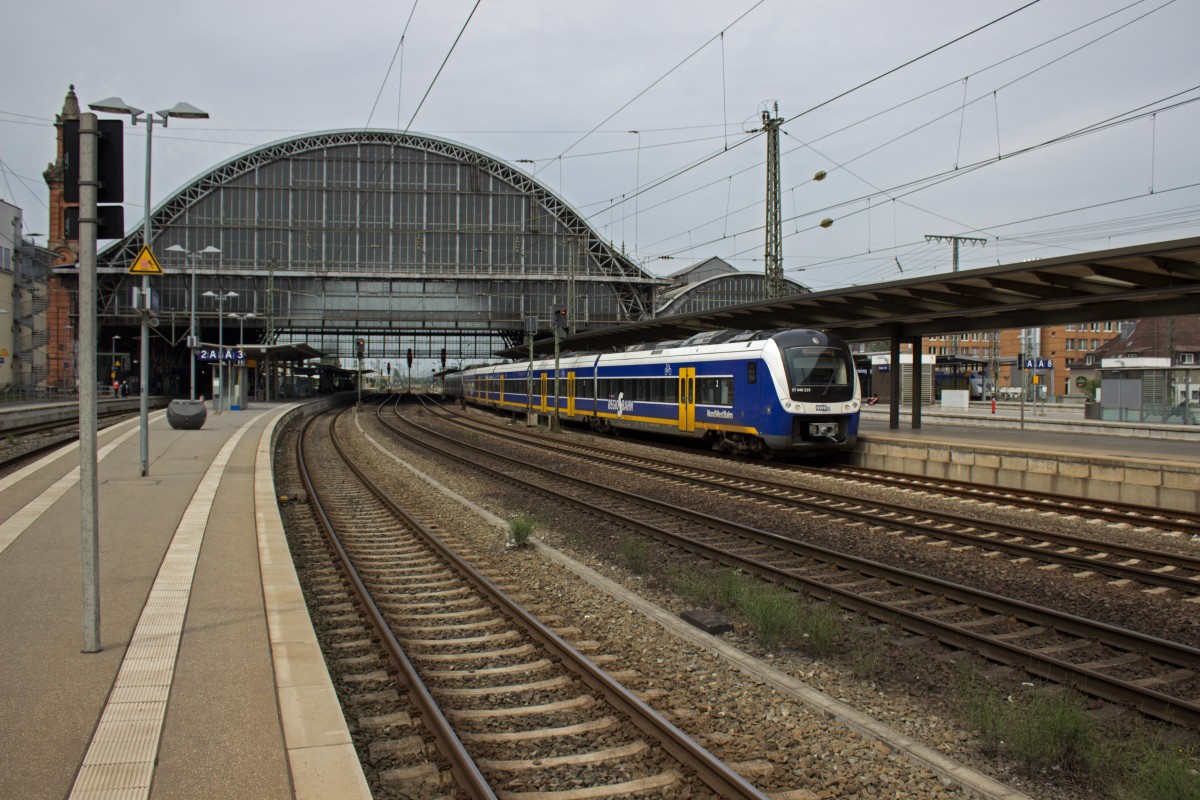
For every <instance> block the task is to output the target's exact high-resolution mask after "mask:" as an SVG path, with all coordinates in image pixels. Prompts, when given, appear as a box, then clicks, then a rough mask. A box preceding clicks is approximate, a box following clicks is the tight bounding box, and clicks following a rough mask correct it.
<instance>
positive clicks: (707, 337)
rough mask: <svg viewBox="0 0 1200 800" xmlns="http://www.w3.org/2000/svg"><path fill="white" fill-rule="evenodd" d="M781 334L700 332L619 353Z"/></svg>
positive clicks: (632, 346)
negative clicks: (684, 337)
mask: <svg viewBox="0 0 1200 800" xmlns="http://www.w3.org/2000/svg"><path fill="white" fill-rule="evenodd" d="M780 332H781V330H780V329H777V328H776V329H768V330H761V331H743V330H738V329H735V328H725V329H723V330H719V331H701V332H700V333H697V334H696V335H694V336H689V337H688V338H686V339H670V340H667V341H663V342H643V343H642V344H631V345H629V346H628V347H626V348H625V349H624V350H622V351H621V352H623V353H635V352H638V351H640V350H660V349H666V348H668V347H697V346H699V345H703V344H725V343H727V342H753V341H756V340H758V339H770V338H771V337H772V336H775V335H777V334H779V333H780Z"/></svg>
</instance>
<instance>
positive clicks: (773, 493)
mask: <svg viewBox="0 0 1200 800" xmlns="http://www.w3.org/2000/svg"><path fill="white" fill-rule="evenodd" d="M438 412H439V413H443V414H446V415H447V417H446V418H447V419H453V421H454V422H455V423H456V424H459V425H464V426H466V427H468V428H470V429H471V430H474V431H477V432H479V433H483V434H486V435H489V436H494V437H499V438H502V439H505V440H506V441H510V442H519V443H521V444H524V445H527V446H529V447H534V448H538V449H541V450H545V451H548V452H554V453H559V454H569V455H573V456H575V457H580V458H587V459H589V460H590V461H592V462H593V463H596V464H597V465H599V466H602V467H605V468H616V469H627V470H634V471H636V472H637V473H638V474H642V475H650V476H656V477H660V478H664V479H668V480H673V481H678V482H681V483H686V484H689V485H692V486H698V487H702V488H706V489H715V490H718V491H721V492H723V493H725V494H727V495H728V496H730V497H738V498H743V499H748V500H754V501H760V502H768V503H774V504H778V505H783V506H787V507H789V508H791V509H793V510H798V511H801V512H815V513H820V514H828V515H830V516H833V517H837V518H839V519H842V520H845V521H847V522H849V523H852V524H854V523H860V524H865V525H868V526H872V527H875V528H879V527H882V528H885V529H887V530H888V531H889V532H890V533H892V534H895V535H910V536H914V537H925V538H926V539H928V540H929V541H941V542H949V543H951V544H954V545H955V546H959V547H975V548H979V549H980V550H982V551H984V552H988V553H997V554H1004V555H1006V556H1008V557H1011V558H1028V559H1032V560H1035V561H1038V562H1042V563H1047V564H1056V565H1059V566H1061V567H1065V568H1067V569H1070V570H1073V574H1074V575H1075V576H1076V577H1089V576H1092V575H1098V576H1104V577H1107V578H1109V579H1111V580H1115V581H1133V582H1136V583H1139V584H1142V585H1144V586H1147V587H1150V588H1166V589H1173V590H1175V591H1178V592H1181V593H1183V594H1185V595H1189V596H1196V595H1200V558H1193V557H1190V556H1186V555H1181V554H1177V553H1170V552H1164V551H1159V550H1153V549H1149V548H1143V547H1130V546H1126V545H1120V544H1116V543H1113V542H1105V541H1099V540H1096V539H1090V538H1086V537H1082V536H1074V535H1069V534H1064V533H1056V532H1053V531H1047V530H1043V529H1040V528H1031V527H1028V526H1022V525H1013V524H1004V523H1000V522H996V521H988V520H981V519H979V518H978V517H974V516H971V517H969V516H965V515H961V514H950V513H944V512H937V511H931V510H928V509H924V508H920V507H918V506H911V505H905V504H902V503H885V502H883V501H880V500H871V501H866V500H859V499H856V498H853V497H847V496H845V495H843V494H838V493H834V492H825V491H819V490H816V489H811V488H807V487H801V486H797V485H795V484H791V483H783V482H779V481H770V480H765V479H762V478H757V477H755V478H750V477H747V476H745V475H742V474H737V473H731V472H725V471H722V470H716V469H707V468H706V469H701V468H699V467H695V466H685V465H679V464H668V463H664V462H660V461H655V460H652V459H649V458H640V457H637V456H632V455H629V454H627V453H617V452H613V451H610V450H606V449H603V448H598V447H592V446H588V445H582V444H576V443H572V442H565V441H562V440H561V439H554V438H551V437H546V436H543V435H540V434H534V433H528V432H525V431H521V430H513V429H506V428H501V427H498V426H495V425H488V424H486V423H482V422H478V421H475V420H471V419H469V418H466V417H465V416H463V415H461V414H453V412H449V411H447V410H446V409H444V408H443V409H438Z"/></svg>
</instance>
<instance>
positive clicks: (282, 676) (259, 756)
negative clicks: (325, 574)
mask: <svg viewBox="0 0 1200 800" xmlns="http://www.w3.org/2000/svg"><path fill="white" fill-rule="evenodd" d="M318 402H321V401H318ZM299 411H300V407H299V406H298V405H296V404H283V403H272V404H264V403H258V404H255V405H254V406H252V407H250V408H248V409H246V410H243V411H235V412H227V413H224V414H219V415H218V414H212V413H211V411H210V414H209V416H208V419H207V421H206V423H205V425H204V427H203V428H201V429H200V430H193V431H186V430H173V429H171V428H170V427H169V426H168V425H167V422H166V419H165V413H164V412H162V411H158V412H154V413H153V414H152V415H151V416H150V424H149V432H150V437H149V448H150V472H149V475H148V476H146V477H144V478H143V477H140V476H139V472H140V465H141V461H140V452H139V437H138V420H131V421H129V422H125V423H122V424H120V425H117V426H113V427H111V428H107V429H105V430H103V431H101V433H100V436H99V442H98V445H99V455H98V473H97V474H98V483H99V507H100V514H99V525H98V529H99V540H100V620H101V628H100V642H101V650H100V652H96V653H84V652H81V650H82V649H83V645H84V635H83V624H84V623H83V592H82V578H81V544H80V539H81V536H80V517H81V511H80V509H81V505H80V491H79V471H78V466H79V457H78V456H79V450H78V447H77V446H76V447H66V448H64V449H62V450H59V451H56V453H54V454H51V455H50V456H47V457H45V458H43V459H42V460H41V461H39V462H37V463H36V464H33V465H30V466H29V467H27V468H25V469H23V470H21V471H20V472H18V473H15V474H13V475H11V476H8V477H7V478H5V479H3V480H0V519H3V520H4V521H3V522H2V523H0V620H3V623H2V627H0V631H2V633H0V708H3V709H4V712H3V720H4V724H3V725H0V764H2V765H3V766H2V768H0V797H12V798H24V799H25V800H36V799H37V798H63V797H71V798H118V797H119V798H143V797H153V798H156V799H157V798H181V799H185V800H186V799H187V798H197V800H199V798H206V799H211V798H244V797H255V798H266V799H267V800H269V799H270V798H293V797H295V798H368V797H370V792H369V790H368V788H367V785H366V782H365V780H364V779H363V776H362V771H361V769H360V768H359V765H358V759H357V756H356V754H355V752H354V748H353V745H352V743H351V739H350V735H349V733H348V732H347V729H346V725H345V722H344V720H343V718H342V713H341V709H340V707H339V705H338V702H337V697H336V695H335V693H334V690H333V687H332V686H331V685H330V683H329V676H328V673H327V672H326V670H325V666H324V661H323V659H322V657H321V653H320V650H319V648H318V647H317V644H316V639H315V637H314V636H313V632H312V626H311V622H310V621H309V617H308V611H307V609H306V608H305V605H304V601H303V598H302V597H301V594H300V588H299V586H298V584H297V583H296V579H295V572H294V570H293V568H292V563H291V557H290V554H289V553H288V551H287V546H286V543H285V542H284V540H283V530H282V523H281V521H280V519H279V514H278V509H277V505H276V502H275V492H274V486H273V482H272V476H271V446H272V445H271V442H272V435H273V433H274V432H275V431H276V430H277V429H278V427H279V426H280V424H281V423H282V421H284V420H285V419H286V418H287V416H288V415H289V414H291V413H299Z"/></svg>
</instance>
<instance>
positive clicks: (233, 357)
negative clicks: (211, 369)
mask: <svg viewBox="0 0 1200 800" xmlns="http://www.w3.org/2000/svg"><path fill="white" fill-rule="evenodd" d="M196 360H197V361H205V362H212V363H216V362H218V361H245V360H246V352H245V351H244V350H242V348H240V347H226V348H225V349H224V350H222V349H221V348H219V347H202V348H200V349H199V350H197V351H196Z"/></svg>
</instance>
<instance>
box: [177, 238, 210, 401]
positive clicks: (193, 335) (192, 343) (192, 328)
mask: <svg viewBox="0 0 1200 800" xmlns="http://www.w3.org/2000/svg"><path fill="white" fill-rule="evenodd" d="M167 252H169V253H183V255H184V256H185V257H187V258H189V259H190V260H191V262H192V292H191V299H192V303H191V305H192V318H191V319H192V321H191V324H190V325H189V327H188V353H190V354H191V361H192V374H191V384H190V388H189V392H190V398H189V399H191V400H195V399H196V348H197V347H199V346H200V332H199V331H198V330H197V329H196V261H197V259H199V258H200V256H202V255H204V254H205V253H220V252H221V250H220V248H217V247H213V246H212V245H211V244H210V245H209V246H208V247H205V248H204V249H203V250H201V251H200V252H199V253H193V252H191V251H190V250H187V249H185V248H183V247H182V246H180V245H177V244H173V245H171V246H170V247H168V248H167Z"/></svg>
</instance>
